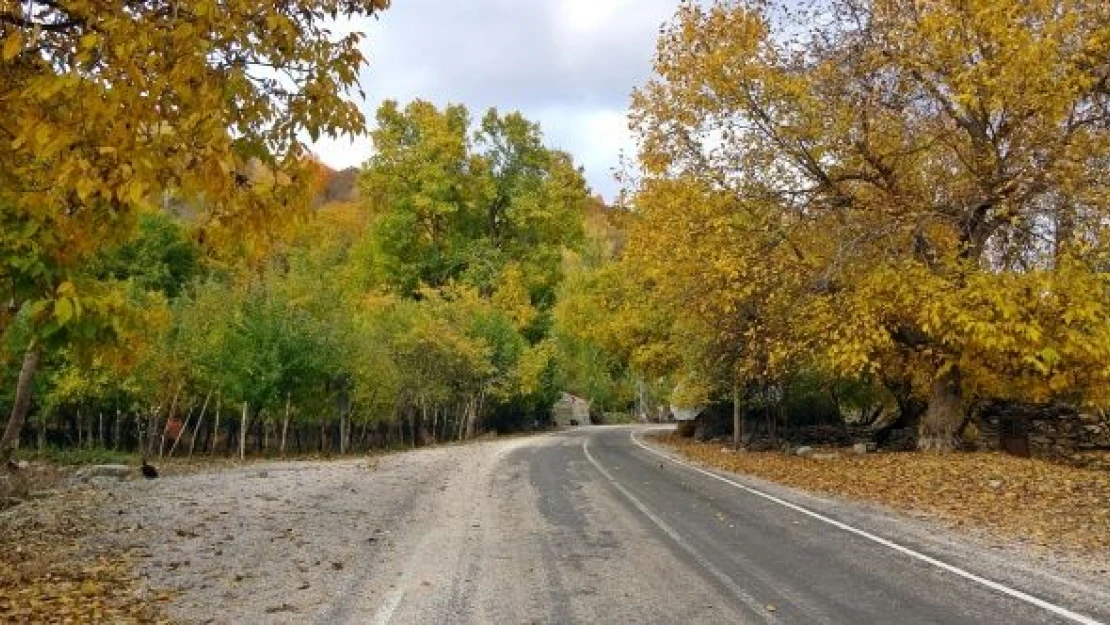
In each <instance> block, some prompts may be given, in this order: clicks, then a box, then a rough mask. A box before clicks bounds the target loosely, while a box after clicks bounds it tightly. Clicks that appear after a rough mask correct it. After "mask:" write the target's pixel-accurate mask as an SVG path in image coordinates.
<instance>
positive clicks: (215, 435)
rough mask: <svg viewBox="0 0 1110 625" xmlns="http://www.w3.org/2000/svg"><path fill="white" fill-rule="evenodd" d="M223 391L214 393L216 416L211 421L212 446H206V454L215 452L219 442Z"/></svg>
mask: <svg viewBox="0 0 1110 625" xmlns="http://www.w3.org/2000/svg"><path fill="white" fill-rule="evenodd" d="M223 399H224V395H223V393H216V418H215V419H214V420H213V423H212V446H211V447H209V448H208V455H210V456H211V455H213V454H215V453H216V445H219V444H220V410H222V409H223V405H222V404H223Z"/></svg>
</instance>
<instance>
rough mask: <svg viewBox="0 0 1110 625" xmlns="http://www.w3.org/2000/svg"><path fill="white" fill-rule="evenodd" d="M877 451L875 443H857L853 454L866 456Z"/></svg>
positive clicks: (853, 446) (853, 447)
mask: <svg viewBox="0 0 1110 625" xmlns="http://www.w3.org/2000/svg"><path fill="white" fill-rule="evenodd" d="M876 449H877V447H876V445H875V443H856V444H855V445H852V453H854V454H858V455H860V456H866V455H867V454H870V453H873V452H874V451H875V450H876Z"/></svg>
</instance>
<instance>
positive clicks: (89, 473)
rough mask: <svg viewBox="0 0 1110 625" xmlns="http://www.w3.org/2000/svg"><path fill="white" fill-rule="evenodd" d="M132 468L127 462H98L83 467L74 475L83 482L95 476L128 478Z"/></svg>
mask: <svg viewBox="0 0 1110 625" xmlns="http://www.w3.org/2000/svg"><path fill="white" fill-rule="evenodd" d="M131 473H132V468H131V467H129V466H127V465H125V464H98V465H95V466H91V467H87V468H85V469H81V470H80V471H78V472H77V474H76V475H74V477H76V478H77V479H78V480H80V481H82V482H88V481H89V480H91V479H92V478H94V477H114V478H116V479H118V480H123V479H126V478H128V477H129V476H130V475H131Z"/></svg>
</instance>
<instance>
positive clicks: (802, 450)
mask: <svg viewBox="0 0 1110 625" xmlns="http://www.w3.org/2000/svg"><path fill="white" fill-rule="evenodd" d="M814 453H815V452H814V450H813V448H812V447H809V446H806V447H799V448H797V449H795V450H794V455H796V456H801V457H803V458H812V457H813V454H814Z"/></svg>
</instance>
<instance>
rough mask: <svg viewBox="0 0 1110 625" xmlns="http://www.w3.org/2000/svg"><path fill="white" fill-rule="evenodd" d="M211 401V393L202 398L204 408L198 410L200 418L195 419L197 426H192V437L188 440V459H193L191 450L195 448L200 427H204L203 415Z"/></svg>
mask: <svg viewBox="0 0 1110 625" xmlns="http://www.w3.org/2000/svg"><path fill="white" fill-rule="evenodd" d="M211 399H212V391H208V394H207V395H205V396H204V407H203V408H201V409H200V416H199V417H197V424H196V425H195V426H193V437H192V438H190V439H189V457H190V458H192V457H193V450H194V449H196V447H197V433H198V432H200V426H202V425H204V413H205V412H207V411H208V401H209V400H211Z"/></svg>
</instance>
